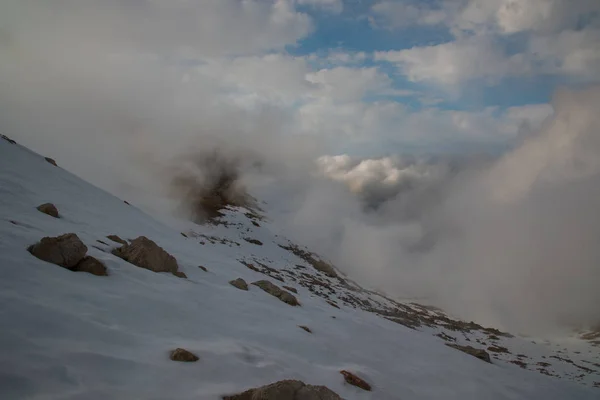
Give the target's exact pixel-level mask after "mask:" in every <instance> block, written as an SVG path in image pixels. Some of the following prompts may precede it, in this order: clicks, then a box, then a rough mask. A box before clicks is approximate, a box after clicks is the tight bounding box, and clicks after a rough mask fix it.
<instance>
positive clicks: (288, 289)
mask: <svg viewBox="0 0 600 400" xmlns="http://www.w3.org/2000/svg"><path fill="white" fill-rule="evenodd" d="M283 288H284V289H285V290H287V291H289V292H292V293H296V294H298V290H296V288H293V287H291V286H283Z"/></svg>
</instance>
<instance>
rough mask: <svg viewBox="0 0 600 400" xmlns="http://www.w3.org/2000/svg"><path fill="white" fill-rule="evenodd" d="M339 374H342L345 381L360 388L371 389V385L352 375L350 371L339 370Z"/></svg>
mask: <svg viewBox="0 0 600 400" xmlns="http://www.w3.org/2000/svg"><path fill="white" fill-rule="evenodd" d="M340 374H342V375H344V380H345V381H346V383H349V384H350V385H352V386H356V387H358V388H361V389H362V390H367V391H370V390H371V385H369V384H368V383H367V382H365V381H364V380H363V379H361V378H359V377H358V376H356V375H354V374H353V373H352V372H348V371H340Z"/></svg>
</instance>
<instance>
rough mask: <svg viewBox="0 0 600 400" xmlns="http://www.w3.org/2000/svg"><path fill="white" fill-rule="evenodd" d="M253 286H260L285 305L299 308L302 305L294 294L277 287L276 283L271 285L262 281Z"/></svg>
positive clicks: (254, 283)
mask: <svg viewBox="0 0 600 400" xmlns="http://www.w3.org/2000/svg"><path fill="white" fill-rule="evenodd" d="M252 284H253V285H255V286H258V287H259V288H261V289H262V290H264V291H265V292H267V293H269V294H270V295H272V296H275V297H277V298H278V299H279V300H281V301H283V302H284V303H287V304H289V305H291V306H299V305H300V303H299V302H298V299H296V297H295V296H294V295H293V294H291V293H289V292H286V291H285V290H283V289H281V288H280V287H279V286H277V285H275V284H274V283H271V282H269V281H267V280H262V281H256V282H253V283H252Z"/></svg>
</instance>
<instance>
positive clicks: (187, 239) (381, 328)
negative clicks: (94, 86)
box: [0, 140, 600, 400]
mask: <svg viewBox="0 0 600 400" xmlns="http://www.w3.org/2000/svg"><path fill="white" fill-rule="evenodd" d="M43 203H52V204H54V205H55V206H56V207H57V209H58V212H59V218H54V217H52V216H49V215H46V214H44V213H42V212H40V211H38V210H37V209H36V207H38V206H39V205H41V204H43ZM65 233H74V234H76V235H77V236H78V237H79V238H80V239H81V241H82V242H83V243H84V244H85V245H86V247H87V255H88V256H92V257H94V258H96V259H97V260H99V261H100V262H101V263H102V264H104V265H105V266H106V269H107V273H108V276H95V275H92V274H90V273H86V272H73V271H70V270H68V269H66V268H61V267H60V266H57V265H53V264H51V263H48V262H46V261H42V260H40V259H38V258H36V257H34V256H33V255H32V254H30V252H29V251H28V250H27V249H28V248H29V247H30V246H31V245H34V244H35V243H38V242H39V241H40V240H41V239H42V238H43V237H55V236H59V235H63V234H65ZM109 235H117V236H119V237H120V238H122V239H125V240H127V241H128V242H129V243H131V241H132V240H133V239H135V238H138V237H140V236H145V237H147V238H149V239H150V240H152V241H153V242H155V243H156V244H157V245H158V246H160V247H162V248H163V249H164V250H165V251H166V252H168V253H169V254H171V255H172V256H173V257H174V258H175V259H176V262H177V265H178V271H179V272H183V274H184V275H180V277H178V276H174V274H169V273H157V272H153V271H150V270H148V269H143V268H138V267H136V266H134V265H133V264H132V263H129V262H127V261H125V260H124V259H122V258H120V257H118V256H117V255H115V254H113V252H114V251H115V249H117V248H120V247H121V246H122V245H121V244H120V243H118V242H115V241H113V240H110V239H108V238H107V236H109ZM341 270H343V268H341ZM341 270H340V269H338V268H336V267H334V266H332V265H330V264H329V263H328V261H327V260H324V259H322V258H321V257H319V256H318V255H316V254H314V253H312V252H310V250H309V249H306V248H303V247H302V246H300V245H298V244H295V243H292V242H290V241H289V240H287V239H286V238H285V236H284V234H283V233H282V232H278V231H277V230H276V229H275V228H274V227H273V225H272V224H271V223H270V221H269V213H268V209H267V210H266V211H265V212H264V213H262V212H260V211H258V210H254V209H247V208H244V207H229V208H228V209H226V210H223V211H222V212H220V213H219V216H217V217H216V218H215V219H213V220H212V221H211V222H210V223H206V224H204V225H198V224H195V223H193V222H191V221H184V220H180V219H175V218H171V219H168V218H160V221H159V220H158V219H154V218H153V217H152V216H151V215H148V214H147V213H145V212H144V211H143V210H141V209H139V208H137V207H136V205H135V204H129V203H128V202H125V201H124V200H123V199H119V198H117V197H115V196H112V195H111V194H109V193H107V192H105V191H103V190H100V189H98V188H96V187H95V186H93V185H91V184H89V183H87V182H85V181H83V180H81V179H80V178H78V177H76V176H75V175H73V174H71V173H69V172H67V171H65V170H63V169H62V168H61V167H60V161H59V163H58V166H55V165H53V164H52V163H50V162H48V161H47V160H46V159H45V158H44V157H43V156H41V155H38V154H35V153H33V152H31V151H30V150H28V149H26V148H24V147H22V146H20V145H19V144H17V143H12V142H11V141H9V140H0V285H1V289H0V318H1V321H0V324H1V326H2V329H0V361H1V362H0V398H2V399H106V398H110V399H219V398H222V397H223V396H226V395H232V394H236V393H240V392H243V391H244V390H246V389H249V388H254V387H259V386H262V385H267V384H270V383H273V382H276V381H280V380H284V379H297V380H301V381H303V382H304V383H306V384H310V385H324V386H326V387H328V388H329V389H330V390H332V391H333V392H335V393H337V394H338V395H339V396H341V397H342V398H344V399H381V400H385V399H403V400H418V399H445V400H448V399H457V400H458V399H461V400H463V399H477V398H479V399H498V400H500V399H544V400H548V399H574V398H577V399H595V398H598V396H599V393H600V392H598V390H599V389H597V388H594V387H593V386H600V383H598V382H600V354H599V351H598V347H596V346H597V345H598V343H597V342H594V338H593V335H590V336H588V338H589V339H590V340H588V341H586V340H583V339H580V338H576V337H570V338H563V339H553V340H545V341H544V340H540V339H534V338H522V337H517V336H513V335H511V334H509V333H505V332H500V331H498V330H496V329H493V328H488V327H482V326H480V325H478V324H476V323H474V322H463V321H460V320H457V319H453V318H452V317H451V316H448V315H446V314H445V313H444V312H443V311H442V310H439V309H436V308H433V307H428V306H423V305H419V304H414V303H410V302H403V301H399V300H394V299H391V298H389V297H388V296H385V295H383V294H380V293H376V292H373V291H370V290H367V289H364V288H362V287H361V286H360V285H358V284H357V283H355V282H353V281H352V279H351V277H347V276H345V275H344V274H343V273H342V271H341ZM237 278H241V279H243V280H244V281H245V282H247V284H248V290H240V289H238V288H237V287H235V286H234V285H232V284H230V283H229V282H230V281H232V280H235V279H237ZM261 280H267V281H269V282H271V283H272V284H275V285H277V286H278V287H280V288H281V289H283V290H284V291H285V293H287V294H286V295H282V296H280V298H277V297H275V296H272V295H269V294H268V293H266V292H265V291H264V290H261V288H260V287H259V286H257V285H253V284H252V283H254V282H257V281H261ZM263 286H264V284H263ZM284 286H286V287H287V288H284ZM288 295H291V296H294V298H295V299H296V300H297V301H298V303H299V305H297V306H293V305H290V304H286V302H284V301H281V299H289V296H288ZM288 303H289V302H288ZM305 328H306V329H305ZM446 344H451V345H458V346H469V345H470V346H473V347H474V348H477V349H483V350H486V352H487V354H489V355H490V361H491V362H490V363H488V362H485V361H482V360H480V359H478V358H476V357H473V356H471V355H469V354H465V353H464V352H463V351H459V349H457V348H453V347H451V346H447V345H446ZM176 348H183V349H186V350H188V351H190V352H192V353H193V354H195V355H197V356H198V357H199V360H198V361H197V362H193V363H180V362H175V361H172V360H171V359H170V357H169V354H170V352H171V351H172V350H174V349H176ZM342 370H344V371H350V372H352V373H353V374H355V375H356V376H358V377H360V378H362V379H363V380H364V381H366V382H367V383H369V384H370V385H371V387H372V390H371V391H365V390H363V389H360V388H357V387H355V386H353V385H349V384H348V383H346V382H345V380H344V376H342V374H340V371H342Z"/></svg>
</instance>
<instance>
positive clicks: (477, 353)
mask: <svg viewBox="0 0 600 400" xmlns="http://www.w3.org/2000/svg"><path fill="white" fill-rule="evenodd" d="M446 346H448V347H452V348H453V349H456V350H460V351H462V352H464V353H467V354H469V355H471V356H473V357H477V358H479V359H480V360H482V361H485V362H488V363H490V364H491V362H492V360H491V359H490V355H489V353H488V352H487V351H485V350H483V349H476V348H475V347H471V346H461V345H459V344H453V343H446Z"/></svg>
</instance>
